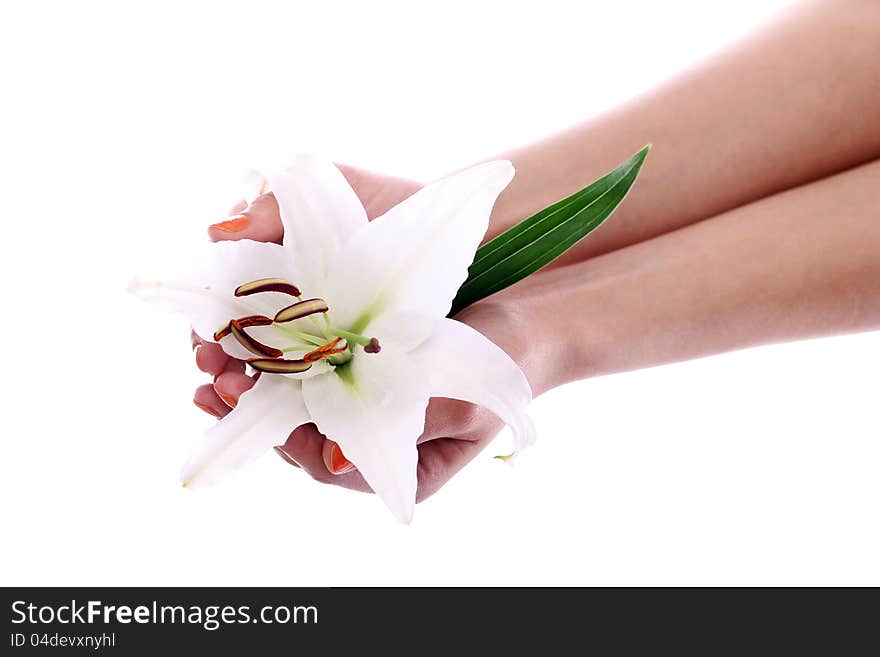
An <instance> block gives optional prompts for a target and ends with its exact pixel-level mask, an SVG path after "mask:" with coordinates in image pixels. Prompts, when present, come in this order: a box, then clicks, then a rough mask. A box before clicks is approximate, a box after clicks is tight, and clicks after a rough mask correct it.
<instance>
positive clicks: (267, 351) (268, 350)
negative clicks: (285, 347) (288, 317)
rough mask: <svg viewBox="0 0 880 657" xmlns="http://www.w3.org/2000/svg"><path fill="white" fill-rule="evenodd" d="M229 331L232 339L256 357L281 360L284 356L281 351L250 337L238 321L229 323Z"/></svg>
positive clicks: (234, 320)
mask: <svg viewBox="0 0 880 657" xmlns="http://www.w3.org/2000/svg"><path fill="white" fill-rule="evenodd" d="M229 331H230V333H232V337H234V338H235V339H236V340H238V343H239V344H240V345H241V346H242V347H244V348H245V349H247V350H248V351H249V352H251V353H252V354H254V355H256V356H262V357H264V358H281V357H282V356H283V355H284V352H282V351H281V350H280V349H276V348H275V347H270V346H269V345H267V344H263V343H262V342H260V341H259V340H257V339H255V338H252V337H251V336H250V335H248V334H247V333H246V332H245V330H244V328H243V327H242V325H241V324H240V323H239V321H238V320H237V319H233V320H232V321H231V322H229Z"/></svg>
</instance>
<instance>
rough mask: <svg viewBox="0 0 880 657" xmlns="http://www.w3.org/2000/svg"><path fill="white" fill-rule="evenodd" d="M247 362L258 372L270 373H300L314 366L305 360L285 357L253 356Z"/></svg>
mask: <svg viewBox="0 0 880 657" xmlns="http://www.w3.org/2000/svg"><path fill="white" fill-rule="evenodd" d="M247 363H248V365H250V366H251V367H253V368H254V369H255V370H257V371H258V372H267V373H269V374H299V373H300V372H305V371H306V370H307V369H309V368H310V367H311V366H312V364H311V363H309V362H306V361H305V360H285V359H284V358H251V359H249V360H248V361H247Z"/></svg>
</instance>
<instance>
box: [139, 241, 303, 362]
mask: <svg viewBox="0 0 880 657" xmlns="http://www.w3.org/2000/svg"><path fill="white" fill-rule="evenodd" d="M269 277H280V278H287V279H294V280H293V282H294V283H295V282H296V280H295V278H296V268H295V266H294V264H293V263H292V262H291V260H290V256H289V253H288V252H287V251H286V250H285V249H284V248H283V247H281V246H279V245H278V244H266V243H263V242H254V241H252V240H239V241H236V242H230V241H225V242H217V243H214V244H206V245H203V246H202V247H201V250H199V249H196V250H195V252H194V254H193V257H192V259H191V260H190V261H189V262H188V263H187V266H186V268H185V269H184V270H182V271H177V272H169V273H167V274H163V273H160V274H156V275H148V276H139V277H137V278H136V279H135V280H133V281H132V282H131V283H130V284H129V288H128V289H129V291H130V292H132V293H133V294H135V295H136V296H138V297H140V298H142V299H144V300H145V301H150V302H153V303H157V304H159V305H162V306H164V307H166V308H168V309H169V310H172V311H175V312H179V313H182V314H183V315H185V316H186V317H187V318H188V319H189V321H190V323H191V324H192V327H193V329H194V330H195V332H196V333H197V334H198V335H200V336H201V337H202V338H204V339H205V340H210V339H211V336H212V335H213V334H214V331H216V330H218V329H219V328H221V327H222V326H224V325H225V324H226V323H227V322H228V321H229V320H230V319H235V318H238V317H244V316H247V315H266V316H268V317H273V316H274V313H275V312H276V311H277V310H280V309H281V308H283V307H284V306H285V305H287V304H289V303H291V297H288V296H286V295H282V294H278V293H274V292H268V293H265V294H255V295H252V296H249V297H241V298H236V297H235V295H234V292H235V288H237V287H238V286H239V285H241V284H242V283H247V282H249V281H253V280H257V279H259V278H269ZM258 339H259V338H258ZM222 344H223V348H224V350H226V351H227V353H229V354H230V355H232V356H235V357H236V358H247V357H250V356H252V355H253V354H250V353H249V352H247V351H246V350H244V349H243V348H242V347H240V346H239V345H238V344H237V343H236V342H235V340H234V339H233V338H231V337H230V338H226V339H224V340H223V342H222ZM276 346H278V345H277V344H276Z"/></svg>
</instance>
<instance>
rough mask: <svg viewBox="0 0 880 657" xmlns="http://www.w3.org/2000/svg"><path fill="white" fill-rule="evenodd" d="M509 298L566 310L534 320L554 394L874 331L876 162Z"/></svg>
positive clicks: (558, 273) (568, 271)
mask: <svg viewBox="0 0 880 657" xmlns="http://www.w3.org/2000/svg"><path fill="white" fill-rule="evenodd" d="M502 294H505V293H502ZM508 294H510V295H511V297H514V296H515V297H516V301H517V303H518V307H524V308H541V307H543V308H558V309H569V310H568V312H550V313H546V314H544V313H542V314H541V317H540V319H539V318H537V317H536V318H534V319H531V320H529V321H536V322H538V321H540V322H542V323H543V324H544V325H545V328H544V330H545V331H546V324H547V323H551V324H552V325H553V328H552V329H551V331H550V333H551V334H554V335H559V336H560V340H559V341H558V342H559V343H560V344H562V345H563V348H562V349H561V350H559V351H558V352H557V353H556V354H555V361H556V366H555V367H553V368H552V371H553V372H554V376H555V377H556V378H555V380H554V383H561V382H564V381H569V380H572V379H578V378H583V377H586V376H594V375H597V374H606V373H609V372H616V371H622V370H631V369H637V368H640V367H647V366H650V365H656V364H660V363H666V362H670V361H678V360H685V359H689V358H696V357H700V356H706V355H710V354H716V353H719V352H723V351H729V350H732V349H738V348H742V347H749V346H754V345H759V344H763V343H769V342H779V341H786V340H796V339H801V338H809V337H815V336H823V335H831V334H835V333H845V332H852V331H864V330H869V329H874V328H880V161H875V162H872V163H870V164H867V165H863V166H861V167H859V168H857V169H853V170H851V171H848V172H845V173H842V174H838V175H836V176H833V177H830V178H826V179H823V180H821V181H818V182H814V183H811V184H809V185H806V186H803V187H800V188H797V189H793V190H789V191H786V192H783V193H781V194H778V195H776V196H773V197H770V198H766V199H763V200H761V201H757V202H755V203H752V204H750V205H747V206H743V207H740V208H737V209H735V210H732V211H730V212H727V213H725V214H722V215H720V216H718V217H715V218H712V219H709V220H706V221H703V222H700V223H698V224H695V225H693V226H689V227H687V228H683V229H680V230H678V231H675V232H673V233H669V234H666V235H663V236H660V237H657V238H654V239H652V240H649V241H646V242H642V243H640V244H637V245H634V246H631V247H628V248H625V249H622V250H620V251H616V252H614V253H611V254H608V255H604V256H600V257H597V258H595V259H592V260H589V261H586V262H583V263H578V264H575V265H570V266H567V267H561V268H559V269H556V270H554V271H549V272H545V273H543V274H540V275H538V276H535V277H533V278H531V279H527V280H526V281H524V282H523V284H521V285H519V286H516V287H514V288H510V292H509V293H508ZM563 336H564V339H563ZM526 367H529V364H528V363H527V364H526ZM537 371H539V372H543V370H537ZM536 376H537V375H536Z"/></svg>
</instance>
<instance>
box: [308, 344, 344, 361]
mask: <svg viewBox="0 0 880 657" xmlns="http://www.w3.org/2000/svg"><path fill="white" fill-rule="evenodd" d="M346 349H348V343H347V342H346V341H345V340H344V339H343V338H336V339H335V340H332V341H330V342H328V343H327V344H325V345H321V346H320V347H318V348H317V349H312V350H311V351H310V352H309V353H307V354H306V355H305V356H303V360H304V361H306V362H309V363H314V362H316V361H319V360H321V359H322V358H327V357H329V356H333V355H335V354H341V353H342V352H343V351H345V350H346Z"/></svg>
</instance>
